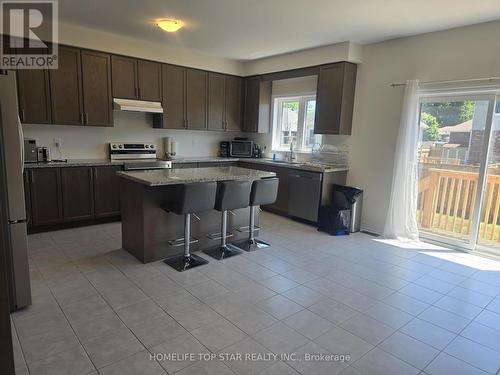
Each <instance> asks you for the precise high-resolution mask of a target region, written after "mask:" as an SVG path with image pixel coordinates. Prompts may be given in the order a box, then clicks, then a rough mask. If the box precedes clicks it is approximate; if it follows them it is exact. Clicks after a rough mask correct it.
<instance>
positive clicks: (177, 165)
mask: <svg viewBox="0 0 500 375" xmlns="http://www.w3.org/2000/svg"><path fill="white" fill-rule="evenodd" d="M172 168H174V169H185V168H198V163H173V164H172Z"/></svg>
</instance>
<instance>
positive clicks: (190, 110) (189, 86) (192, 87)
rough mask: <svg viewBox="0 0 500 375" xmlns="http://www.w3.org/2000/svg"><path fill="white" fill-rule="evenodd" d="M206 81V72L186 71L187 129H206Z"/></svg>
mask: <svg viewBox="0 0 500 375" xmlns="http://www.w3.org/2000/svg"><path fill="white" fill-rule="evenodd" d="M207 80H208V73H207V72H206V71H203V70H197V69H187V70H186V126H187V128H188V129H199V130H203V129H206V128H207V86H208V85H207ZM167 116H168V111H167Z"/></svg>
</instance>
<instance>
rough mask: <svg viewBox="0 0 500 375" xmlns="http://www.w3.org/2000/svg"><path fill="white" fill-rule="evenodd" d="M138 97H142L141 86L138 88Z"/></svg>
mask: <svg viewBox="0 0 500 375" xmlns="http://www.w3.org/2000/svg"><path fill="white" fill-rule="evenodd" d="M137 98H138V99H140V98H141V88H140V87H138V88H137Z"/></svg>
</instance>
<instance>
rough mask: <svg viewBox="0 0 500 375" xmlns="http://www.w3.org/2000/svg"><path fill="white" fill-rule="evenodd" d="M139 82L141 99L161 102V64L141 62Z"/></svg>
mask: <svg viewBox="0 0 500 375" xmlns="http://www.w3.org/2000/svg"><path fill="white" fill-rule="evenodd" d="M137 81H138V82H139V99H141V100H147V101H153V102H160V101H161V64H160V63H156V62H153V61H147V60H139V61H138V63H137Z"/></svg>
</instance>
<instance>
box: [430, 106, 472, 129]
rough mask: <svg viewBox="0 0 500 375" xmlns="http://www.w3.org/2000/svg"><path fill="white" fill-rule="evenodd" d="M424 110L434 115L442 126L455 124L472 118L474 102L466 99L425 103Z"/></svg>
mask: <svg viewBox="0 0 500 375" xmlns="http://www.w3.org/2000/svg"><path fill="white" fill-rule="evenodd" d="M422 112H425V113H427V114H429V115H432V116H434V117H435V118H436V121H437V122H438V124H439V127H440V128H442V127H444V126H453V125H457V124H460V123H462V122H465V121H469V120H472V117H473V116H474V102H473V101H471V100H466V101H463V102H447V103H424V104H422Z"/></svg>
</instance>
